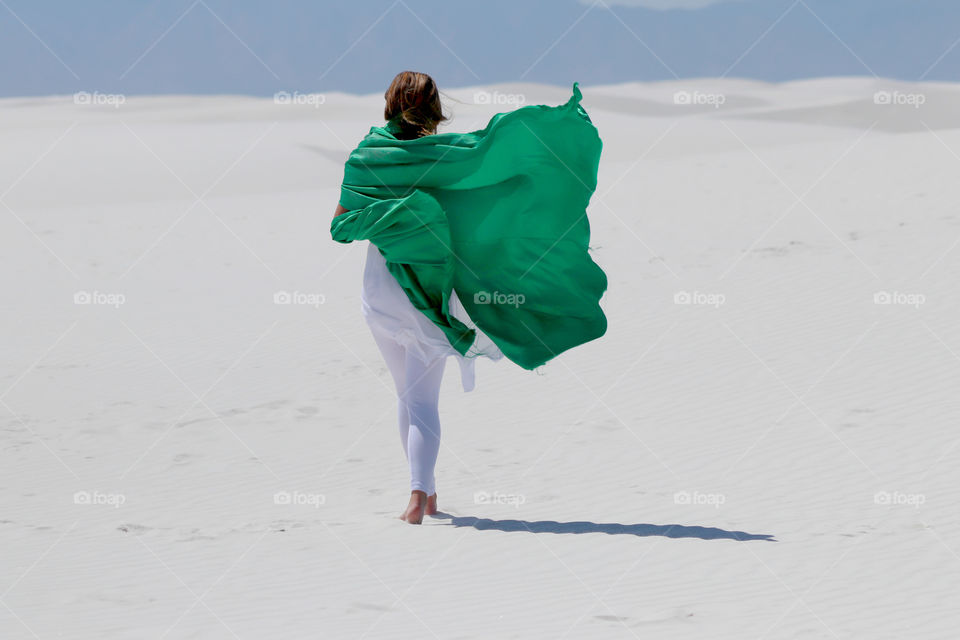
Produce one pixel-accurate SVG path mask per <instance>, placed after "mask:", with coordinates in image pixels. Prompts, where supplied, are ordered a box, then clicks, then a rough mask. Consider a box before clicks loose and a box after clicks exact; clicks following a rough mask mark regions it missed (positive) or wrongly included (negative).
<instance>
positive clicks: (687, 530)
mask: <svg viewBox="0 0 960 640" xmlns="http://www.w3.org/2000/svg"><path fill="white" fill-rule="evenodd" d="M430 517H432V518H435V519H444V520H449V521H450V524H451V525H453V526H454V527H473V528H474V529H477V530H479V531H486V530H488V529H495V530H497V531H527V532H530V533H606V534H608V535H611V536H617V535H620V536H642V537H646V536H663V537H665V538H700V539H701V540H738V541H740V542H746V541H748V540H766V541H767V542H776V539H775V538H774V537H773V536H772V535H769V534H765V533H746V532H744V531H727V530H726V529H717V528H714V527H688V526H685V525H682V524H619V523H616V522H609V523H607V522H586V521H584V522H554V521H553V520H536V521H533V522H531V521H529V520H488V519H486V518H474V517H472V516H465V517H458V516H452V515H450V514H449V513H443V512H442V511H441V512H439V513H437V514H436V515H434V516H430Z"/></svg>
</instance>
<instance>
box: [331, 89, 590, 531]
mask: <svg viewBox="0 0 960 640" xmlns="http://www.w3.org/2000/svg"><path fill="white" fill-rule="evenodd" d="M384 98H385V100H386V104H385V107H384V114H383V115H384V119H385V120H386V121H387V124H386V125H385V126H384V127H373V128H371V130H370V133H369V134H368V136H367V137H366V138H364V140H363V141H362V142H361V144H360V146H359V147H358V148H357V149H356V150H354V152H353V153H351V154H350V157H349V159H348V161H347V163H346V166H345V170H344V182H343V185H342V188H341V198H340V203H339V204H338V205H337V209H336V212H335V214H334V220H333V223H332V224H331V234H332V236H333V238H334V240H337V241H338V242H351V241H354V240H361V239H368V240H370V245H369V247H368V251H367V260H366V265H365V268H364V276H363V291H362V295H361V300H362V305H361V307H362V311H363V315H364V317H365V319H366V321H367V324H368V326H369V327H370V330H371V332H372V333H373V337H374V340H375V341H376V344H377V346H378V347H379V349H380V351H381V353H382V355H383V358H384V360H385V361H386V363H387V367H388V368H389V370H390V373H391V376H392V377H393V381H394V384H395V386H396V390H397V398H398V421H399V427H400V440H401V443H402V444H403V449H404V453H405V455H406V457H407V460H408V463H409V466H410V500H409V502H408V504H407V507H406V509H405V510H404V511H403V513H402V514H401V515H400V519H402V520H404V521H406V522H408V523H412V524H420V523H421V522H422V521H423V517H424V515H431V514H435V513H436V512H437V492H436V482H435V478H434V468H435V465H436V461H437V455H438V452H439V449H440V419H439V411H438V401H439V394H440V383H441V380H442V378H443V371H444V366H445V363H446V359H447V357H448V356H454V357H456V358H457V362H458V364H459V365H460V373H461V383H462V385H463V389H464V391H470V390H472V389H473V388H474V362H475V360H474V359H475V358H476V357H477V356H479V355H483V356H487V357H489V358H490V359H493V360H498V359H500V358H502V357H503V356H504V355H507V356H508V358H509V359H510V360H512V361H514V362H516V363H517V364H519V365H520V366H523V367H524V368H527V369H532V368H534V367H536V366H539V365H540V364H542V363H543V362H546V361H547V360H549V359H550V358H552V357H554V356H556V355H557V354H559V353H560V352H561V351H563V350H565V349H568V348H570V347H572V346H576V345H578V344H582V343H583V342H586V341H588V340H592V339H594V338H596V337H599V336H600V335H602V334H603V333H604V331H605V330H606V318H605V317H604V315H603V312H602V311H601V310H600V308H599V306H598V304H597V303H598V301H599V298H600V296H601V295H602V294H603V291H604V290H605V289H606V276H605V274H604V273H603V271H602V270H601V269H600V268H599V267H598V266H597V265H596V264H595V263H593V261H592V260H591V259H590V258H589V256H588V255H587V251H586V249H587V246H586V242H587V239H588V238H589V226H588V224H587V221H586V216H585V208H586V204H587V202H588V201H589V198H590V195H591V194H592V193H593V190H594V189H595V187H596V170H597V163H598V162H599V155H600V140H599V136H598V135H597V134H596V129H595V128H594V127H593V125H592V123H591V122H590V119H589V117H588V116H587V115H586V112H585V111H584V110H583V109H582V107H580V106H579V100H580V93H579V90H578V89H577V87H576V85H574V97H572V98H571V100H570V101H569V102H568V103H567V104H566V105H563V106H561V107H546V106H532V107H525V108H523V109H519V110H517V111H515V112H512V113H510V114H498V115H497V116H495V117H494V118H493V119H492V120H491V123H490V125H488V126H487V128H486V129H484V130H482V131H477V132H472V133H468V134H453V133H450V134H439V135H438V134H437V127H438V126H439V124H440V123H441V122H443V121H445V120H447V117H446V116H445V115H444V114H443V110H442V106H441V103H440V95H439V91H438V90H437V86H436V84H435V83H434V81H433V79H432V78H430V76H428V75H426V74H424V73H417V72H412V71H404V72H402V73H400V74H398V75H397V76H396V77H395V78H394V79H393V82H392V83H391V84H390V87H389V88H388V89H387V91H386V93H385V94H384ZM551 145H553V146H551ZM574 178H575V179H574ZM458 292H459V294H461V295H463V296H464V297H463V298H460V297H458ZM491 292H492V293H491ZM471 294H472V296H471ZM474 320H475V321H476V323H475V322H474ZM488 334H489V337H488Z"/></svg>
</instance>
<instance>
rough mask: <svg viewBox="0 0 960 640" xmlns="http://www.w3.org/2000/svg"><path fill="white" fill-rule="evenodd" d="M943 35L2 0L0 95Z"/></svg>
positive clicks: (649, 1)
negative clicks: (0, 72)
mask: <svg viewBox="0 0 960 640" xmlns="http://www.w3.org/2000/svg"><path fill="white" fill-rule="evenodd" d="M704 5H706V6H704ZM958 40H960V2H957V1H956V0H719V1H711V0H605V2H604V3H594V2H592V0H587V1H583V0H485V1H484V2H482V3H480V2H475V1H472V2H467V1H464V0H355V1H352V2H342V1H339V0H338V1H331V0H321V1H317V0H83V1H82V2H80V1H78V0H3V2H0V56H2V59H3V60H4V71H3V75H2V82H0V95H3V96H17V95H44V94H52V93H72V92H74V91H79V90H87V91H94V90H99V91H104V92H122V93H131V94H142V93H242V94H254V95H270V94H272V93H274V92H276V91H279V90H291V91H292V90H299V91H332V90H344V91H353V92H379V91H382V90H383V87H384V85H385V84H386V82H388V81H389V79H390V78H391V77H392V76H393V75H394V74H395V73H396V72H397V71H399V70H402V69H406V68H411V69H417V70H422V71H427V72H429V73H431V74H432V75H434V77H436V78H437V80H438V82H439V83H440V84H441V86H443V87H452V86H465V85H476V84H486V83H492V82H510V81H533V82H546V83H551V84H557V85H563V86H569V84H570V83H571V82H573V81H574V80H577V81H580V82H581V83H583V84H584V85H585V86H586V85H590V84H601V83H602V84H606V83H615V82H625V81H631V80H640V81H648V80H665V79H671V78H675V77H681V78H688V77H704V76H711V77H714V76H731V77H748V78H756V79H761V80H772V81H778V80H789V79H796V78H806V77H815V76H825V75H845V76H848V75H861V76H870V75H874V74H876V75H878V76H884V77H892V78H897V79H904V80H918V79H931V80H956V79H957V78H958V76H960V46H957V43H958Z"/></svg>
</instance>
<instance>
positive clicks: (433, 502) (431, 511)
mask: <svg viewBox="0 0 960 640" xmlns="http://www.w3.org/2000/svg"><path fill="white" fill-rule="evenodd" d="M423 513H424V514H425V515H428V516H435V515H437V494H433V495H432V496H428V497H427V510H426V511H424V512H423Z"/></svg>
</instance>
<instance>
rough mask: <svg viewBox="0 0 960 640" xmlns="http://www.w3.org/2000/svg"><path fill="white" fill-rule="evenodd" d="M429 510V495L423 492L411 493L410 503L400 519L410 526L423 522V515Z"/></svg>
mask: <svg viewBox="0 0 960 640" xmlns="http://www.w3.org/2000/svg"><path fill="white" fill-rule="evenodd" d="M426 510H427V494H426V493H424V492H423V491H411V492H410V502H409V504H407V508H406V510H405V511H404V512H403V513H401V514H400V519H401V520H403V521H404V522H408V523H410V524H420V523H422V522H423V514H424V512H425V511H426Z"/></svg>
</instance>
